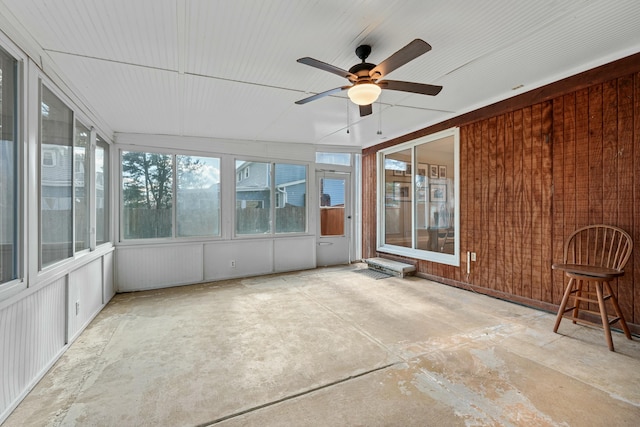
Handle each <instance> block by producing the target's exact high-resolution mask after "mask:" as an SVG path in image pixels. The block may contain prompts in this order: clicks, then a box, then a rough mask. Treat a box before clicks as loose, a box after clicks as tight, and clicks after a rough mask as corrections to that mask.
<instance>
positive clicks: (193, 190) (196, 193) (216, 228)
mask: <svg viewBox="0 0 640 427" xmlns="http://www.w3.org/2000/svg"><path fill="white" fill-rule="evenodd" d="M176 162H177V174H178V182H177V194H176V227H177V228H176V231H177V235H178V237H189V236H219V235H220V159H218V158H212V157H197V156H183V155H178V156H176Z"/></svg>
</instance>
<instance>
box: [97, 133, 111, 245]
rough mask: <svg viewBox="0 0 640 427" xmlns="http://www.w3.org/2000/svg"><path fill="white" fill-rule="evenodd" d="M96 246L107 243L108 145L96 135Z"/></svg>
mask: <svg viewBox="0 0 640 427" xmlns="http://www.w3.org/2000/svg"><path fill="white" fill-rule="evenodd" d="M95 175H96V179H95V181H96V187H95V188H96V245H101V244H103V243H106V242H108V241H109V145H108V144H107V143H106V142H104V140H103V139H102V138H101V137H100V136H99V135H96V151H95Z"/></svg>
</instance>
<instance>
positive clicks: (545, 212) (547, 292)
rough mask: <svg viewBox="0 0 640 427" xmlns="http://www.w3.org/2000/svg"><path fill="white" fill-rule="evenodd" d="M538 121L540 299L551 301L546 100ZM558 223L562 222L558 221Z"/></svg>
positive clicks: (549, 129)
mask: <svg viewBox="0 0 640 427" xmlns="http://www.w3.org/2000/svg"><path fill="white" fill-rule="evenodd" d="M541 115H542V117H541V123H540V138H541V141H540V144H541V149H540V153H541V154H540V157H541V162H540V170H541V183H540V187H541V198H542V202H541V204H540V205H541V223H542V227H541V231H540V234H539V238H540V245H541V252H542V258H541V259H542V263H541V266H540V269H541V279H540V280H541V283H542V289H541V300H542V301H544V302H548V303H553V287H552V277H551V275H552V270H551V265H552V264H553V242H554V233H553V231H554V230H553V223H554V216H553V207H552V206H553V205H552V203H553V144H552V132H553V104H552V102H550V101H548V102H545V103H543V104H542V111H541ZM560 223H562V222H561V221H560Z"/></svg>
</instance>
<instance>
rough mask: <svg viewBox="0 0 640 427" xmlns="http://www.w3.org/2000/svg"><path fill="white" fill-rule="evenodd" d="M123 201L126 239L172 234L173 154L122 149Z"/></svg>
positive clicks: (169, 235)
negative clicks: (123, 150)
mask: <svg viewBox="0 0 640 427" xmlns="http://www.w3.org/2000/svg"><path fill="white" fill-rule="evenodd" d="M122 200H123V212H122V215H123V234H124V238H125V239H145V238H155V237H171V236H172V227H171V225H172V224H171V214H172V206H173V156H171V155H169V154H159V153H141V152H135V151H125V152H123V153H122Z"/></svg>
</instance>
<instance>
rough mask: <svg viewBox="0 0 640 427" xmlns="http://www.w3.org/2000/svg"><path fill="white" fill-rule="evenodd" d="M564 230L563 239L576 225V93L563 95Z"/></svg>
mask: <svg viewBox="0 0 640 427" xmlns="http://www.w3.org/2000/svg"><path fill="white" fill-rule="evenodd" d="M563 102H564V104H563V105H564V118H563V124H564V131H563V132H564V194H565V198H564V208H565V209H564V212H565V214H564V232H565V235H564V236H563V240H564V239H566V238H567V237H569V235H570V234H571V233H572V232H573V231H574V230H575V229H576V228H577V227H576V225H577V224H576V95H575V93H572V94H569V95H566V96H565V97H564V100H563Z"/></svg>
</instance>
